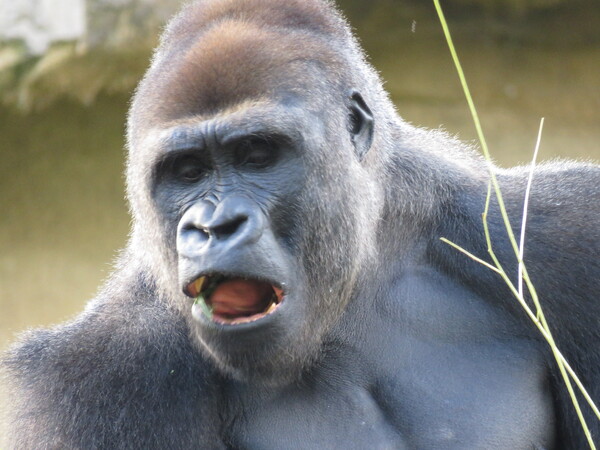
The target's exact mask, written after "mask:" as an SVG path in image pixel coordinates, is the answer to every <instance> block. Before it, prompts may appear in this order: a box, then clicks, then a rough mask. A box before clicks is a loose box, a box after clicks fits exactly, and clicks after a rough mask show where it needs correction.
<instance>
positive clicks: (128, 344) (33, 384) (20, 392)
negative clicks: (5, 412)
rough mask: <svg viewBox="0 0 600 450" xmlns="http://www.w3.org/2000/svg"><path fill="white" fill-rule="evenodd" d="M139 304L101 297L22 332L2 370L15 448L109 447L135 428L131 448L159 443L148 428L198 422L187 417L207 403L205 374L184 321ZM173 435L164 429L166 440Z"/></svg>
mask: <svg viewBox="0 0 600 450" xmlns="http://www.w3.org/2000/svg"><path fill="white" fill-rule="evenodd" d="M143 300H145V301H142V299H132V300H131V301H129V302H126V301H123V300H119V301H114V299H108V300H105V299H103V298H101V297H100V298H98V299H96V300H93V301H92V302H91V303H90V305H89V306H88V308H87V309H86V311H85V312H84V313H82V314H81V315H80V316H78V317H77V318H75V319H74V320H72V321H71V322H68V323H66V324H64V325H60V326H57V327H53V328H49V329H38V330H32V331H28V332H26V333H25V334H23V335H22V336H21V337H20V339H19V340H18V341H17V342H16V344H15V345H13V346H12V348H10V349H9V350H8V352H7V353H6V354H5V355H4V357H3V360H2V366H3V371H4V372H5V375H6V376H7V381H8V387H9V391H10V397H11V403H12V404H11V406H10V407H9V408H10V409H12V410H13V411H18V416H13V417H11V420H12V422H13V423H12V425H13V430H14V431H13V432H14V433H15V436H14V437H13V439H14V440H15V442H17V443H20V444H22V446H23V447H27V446H38V445H41V446H49V447H52V448H54V447H53V446H58V447H63V448H70V447H76V448H79V447H80V446H83V447H85V446H86V445H88V444H89V443H90V442H92V441H94V440H96V439H100V441H98V443H101V444H102V445H106V446H109V447H110V446H111V445H112V444H113V442H112V440H114V439H119V438H125V437H127V436H128V435H130V433H131V432H133V430H135V433H140V432H142V434H143V436H140V442H146V441H147V442H149V443H152V445H158V444H159V443H158V442H154V441H153V440H152V439H154V438H153V437H152V436H156V434H155V431H156V430H157V429H160V428H163V427H165V426H168V424H169V423H176V421H177V420H179V423H185V422H186V421H187V422H188V425H190V426H191V425H192V424H194V425H197V421H199V420H202V417H201V416H202V414H197V413H196V411H197V408H198V406H199V405H201V404H202V403H203V402H206V403H205V404H204V406H205V407H206V406H207V405H206V404H207V403H210V402H211V401H212V400H211V398H212V397H213V396H212V395H210V394H209V392H208V391H209V390H210V382H209V379H210V369H209V368H208V366H207V364H206V361H205V360H204V358H203V357H202V356H201V355H200V354H199V352H197V351H196V350H195V349H194V348H192V345H191V343H190V341H189V338H188V334H187V328H186V326H185V323H184V322H183V320H182V319H181V318H180V317H178V316H177V314H176V313H175V312H174V311H171V310H170V308H169V307H168V306H166V305H164V304H162V303H161V302H159V301H156V300H155V299H151V298H146V299H143ZM207 410H210V408H207ZM170 419H172V420H173V422H171V420H170ZM140 427H141V428H140ZM23 430H27V432H25V433H23ZM19 433H22V434H23V436H27V438H26V439H28V440H27V441H25V442H21V441H20V439H25V438H24V437H20V436H19V435H18V434H19ZM176 434H177V433H176V432H175V430H170V432H165V433H164V435H165V436H169V438H172V439H175V441H176V439H179V438H177V437H176ZM42 435H45V436H48V437H47V438H43V437H41V436H42ZM159 435H160V433H159ZM33 436H37V437H35V439H34V437H33ZM50 436H51V437H50ZM163 437H164V436H163ZM180 438H181V436H180ZM31 439H34V440H33V441H31ZM45 439H52V441H45ZM90 439H91V440H90ZM128 441H129V440H128ZM116 442H117V441H115V443H116ZM115 445H116V444H115ZM116 446H117V447H119V446H120V444H119V445H116Z"/></svg>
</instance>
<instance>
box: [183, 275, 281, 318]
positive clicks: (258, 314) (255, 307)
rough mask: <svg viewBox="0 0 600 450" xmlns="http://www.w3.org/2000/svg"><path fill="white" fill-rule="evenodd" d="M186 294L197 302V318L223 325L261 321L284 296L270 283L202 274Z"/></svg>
mask: <svg viewBox="0 0 600 450" xmlns="http://www.w3.org/2000/svg"><path fill="white" fill-rule="evenodd" d="M184 293H185V294H186V295H188V296H189V297H192V298H194V299H195V302H194V306H193V307H192V315H194V317H198V316H204V318H206V319H210V320H211V321H212V322H216V323H219V324H223V325H238V324H242V323H249V322H255V321H258V320H260V319H262V318H264V317H266V316H267V315H269V314H271V313H273V312H274V311H275V310H276V309H277V308H278V307H279V306H280V305H281V303H282V302H283V299H284V297H285V294H284V291H283V289H282V287H281V285H280V284H279V283H277V282H273V281H271V280H265V279H261V278H257V277H252V276H247V275H236V274H222V273H211V274H202V275H200V276H197V277H195V278H194V279H193V281H191V282H189V283H187V284H186V286H185V287H184Z"/></svg>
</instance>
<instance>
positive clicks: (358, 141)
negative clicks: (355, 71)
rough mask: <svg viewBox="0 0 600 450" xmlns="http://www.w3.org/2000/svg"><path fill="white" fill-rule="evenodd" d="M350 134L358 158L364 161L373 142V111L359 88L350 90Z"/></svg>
mask: <svg viewBox="0 0 600 450" xmlns="http://www.w3.org/2000/svg"><path fill="white" fill-rule="evenodd" d="M348 108H349V109H350V114H349V119H350V124H349V128H350V136H351V138H352V143H353V144H354V148H355V150H356V155H357V156H358V159H359V160H360V161H362V159H363V158H364V156H365V155H366V154H367V152H368V151H369V149H370V148H371V143H372V142H373V122H374V121H373V113H372V112H371V110H370V109H369V107H368V106H367V104H366V103H365V100H364V99H363V98H362V95H360V92H358V91H357V90H354V89H353V90H352V91H350V105H349V107H348Z"/></svg>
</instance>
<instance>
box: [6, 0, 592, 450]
mask: <svg viewBox="0 0 600 450" xmlns="http://www.w3.org/2000/svg"><path fill="white" fill-rule="evenodd" d="M407 70H408V68H407ZM128 151H129V153H128V164H127V194H128V200H129V204H130V209H131V212H132V216H133V227H132V231H131V235H130V239H129V242H128V245H127V247H126V249H125V250H123V252H122V254H121V256H120V259H119V261H118V263H117V264H116V267H115V270H114V272H113V274H112V275H111V276H110V278H109V279H108V281H107V282H106V283H105V284H104V286H103V287H102V288H101V290H100V291H99V294H98V295H97V296H96V297H95V298H94V299H93V300H91V301H90V302H89V304H88V305H87V307H86V309H85V311H84V312H83V313H82V314H81V315H79V316H78V317H77V318H75V319H74V320H72V321H70V322H68V323H66V324H63V325H60V326H57V327H54V328H50V329H45V330H34V331H30V332H28V333H27V334H25V335H24V336H22V337H21V338H20V340H19V341H18V342H17V343H16V344H15V345H14V346H13V347H12V348H11V349H10V350H9V351H8V352H7V354H6V355H5V356H4V359H3V366H4V369H3V370H4V372H5V376H6V378H7V380H8V383H9V385H10V391H11V393H12V403H11V405H10V411H11V419H10V420H11V421H12V422H11V423H12V425H11V432H12V447H11V448H17V449H33V448H47V449H55V448H56V449H95V448H103V449H104V448H106V449H109V448H110V449H116V448H145V449H192V448H198V449H226V448H230V449H241V448H248V449H300V448H306V449H332V448H344V449H390V448H395V449H511V450H514V449H552V448H560V449H582V448H585V447H586V446H587V444H586V439H585V437H584V433H583V432H582V430H581V426H580V424H579V421H578V419H577V416H576V414H575V412H574V409H573V406H572V404H571V402H570V399H569V397H568V395H567V394H566V389H565V388H564V383H563V381H562V379H561V378H560V376H559V372H558V370H557V368H556V363H555V361H554V360H553V358H552V355H551V352H550V350H549V348H548V345H547V344H546V343H545V341H544V340H543V339H542V338H541V336H540V334H539V332H538V331H537V329H535V327H534V326H533V325H532V324H531V322H530V321H529V319H527V318H526V316H525V314H524V312H523V311H522V309H521V308H520V306H519V305H518V304H517V302H516V300H515V299H514V298H513V296H512V294H511V292H510V291H509V289H508V288H507V287H506V285H505V283H504V282H503V280H502V279H501V278H500V277H499V276H498V275H497V274H496V273H494V272H492V271H490V270H489V269H487V268H485V267H484V266H482V265H480V264H479V263H477V262H475V261H473V260H471V259H469V258H467V257H465V256H464V255H463V254H461V253H459V252H457V251H456V250H455V249H453V248H451V247H450V246H448V245H447V244H445V243H444V242H442V241H441V240H440V238H441V237H445V238H448V239H450V240H451V241H453V242H455V243H457V244H458V245H460V246H462V247H464V248H466V249H468V250H469V251H471V252H473V253H474V254H476V255H478V256H479V257H482V258H484V259H486V258H488V257H486V255H487V246H486V240H485V235H484V232H483V224H482V219H481V213H482V212H483V210H484V205H485V200H486V192H487V185H488V180H489V172H488V168H487V165H486V164H487V163H486V162H485V161H484V160H483V159H482V158H481V157H479V156H477V155H476V154H475V153H474V151H473V150H472V149H471V148H470V147H469V146H467V145H465V144H462V143H460V142H459V141H457V140H456V139H454V138H452V137H449V136H448V135H447V134H445V133H444V132H441V131H428V130H423V129H419V128H417V127H414V126H412V125H410V124H408V123H407V122H405V121H403V120H402V119H401V118H400V117H399V116H398V115H397V113H396V111H395V108H394V106H393V105H392V103H391V101H390V99H389V97H388V95H387V94H386V92H385V91H384V90H383V87H382V83H381V81H380V79H379V78H378V76H377V74H376V72H375V71H374V70H373V69H372V67H371V66H370V65H369V64H368V63H367V62H366V59H365V56H364V54H363V53H362V50H361V49H360V47H359V45H358V44H357V42H356V40H355V38H354V37H353V36H352V34H351V31H350V29H349V27H348V25H347V24H346V22H345V21H344V19H343V18H342V17H341V15H340V14H339V13H338V12H337V11H336V9H335V7H334V6H333V4H332V3H331V2H330V1H328V0H200V1H195V2H192V3H190V4H188V5H187V6H186V7H184V9H183V11H182V12H181V13H180V14H179V15H177V16H176V17H175V18H174V19H173V20H172V21H171V22H170V24H169V25H168V26H167V28H166V30H165V32H164V35H163V36H162V39H161V42H160V46H159V48H158V50H157V51H156V54H155V56H154V58H153V60H152V63H151V66H150V68H149V70H148V72H147V73H146V75H145V77H144V79H143V80H142V82H141V83H140V85H139V87H138V89H137V91H136V93H135V96H134V99H133V102H132V105H131V110H130V114H129V120H128ZM494 170H496V173H497V176H498V178H499V180H500V183H501V186H502V189H503V194H504V196H505V201H506V203H507V206H508V210H509V213H510V215H511V217H512V219H513V221H514V222H515V223H519V222H520V217H521V214H522V213H521V211H522V203H523V197H524V191H525V186H526V180H527V175H528V170H527V169H526V168H515V169H510V170H501V169H494ZM599 181H600V167H598V166H595V165H592V164H584V163H573V162H559V163H550V164H546V165H542V166H541V167H539V168H538V169H537V173H536V176H535V181H534V188H533V191H532V197H531V203H530V208H529V216H530V218H529V226H528V237H527V248H526V262H527V264H528V270H529V273H530V274H531V277H532V279H533V282H534V284H535V285H536V286H537V289H538V293H539V294H540V298H541V300H542V302H543V306H544V308H545V313H546V316H547V318H548V321H549V323H550V327H551V329H552V330H553V331H554V335H555V338H556V341H557V343H558V346H559V347H560V348H561V350H562V351H563V352H564V354H565V355H566V357H567V359H568V360H569V362H570V364H571V365H572V367H573V368H574V369H575V371H576V372H577V373H578V374H579V376H580V378H581V379H582V381H583V383H584V384H585V385H586V386H587V388H588V390H589V392H590V395H591V396H592V398H594V399H595V401H596V402H598V401H600V327H599V326H598V317H600V316H599V314H600V301H599V294H600V260H599V259H598V255H599V254H600V226H599V218H600V183H599ZM488 222H489V227H490V234H491V236H492V239H493V246H494V250H495V252H496V254H497V256H498V257H499V259H500V260H501V262H502V263H503V264H504V267H505V268H506V269H507V271H509V273H511V274H514V276H515V277H516V273H517V262H516V258H515V257H514V254H513V251H512V249H511V246H510V243H509V240H508V238H507V237H506V230H505V229H504V226H503V222H502V219H501V217H500V213H499V210H498V206H497V204H496V203H493V204H492V206H491V210H490V213H489V217H488ZM515 231H516V232H518V229H517V228H515ZM488 259H489V258H488ZM582 407H583V410H584V415H585V416H586V417H587V419H588V424H589V425H590V427H591V430H592V433H593V435H594V436H600V426H599V422H598V421H597V420H596V419H595V417H594V416H593V414H592V412H591V411H590V408H589V407H588V406H587V405H586V404H584V405H583V406H582Z"/></svg>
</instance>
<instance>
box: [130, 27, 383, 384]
mask: <svg viewBox="0 0 600 450" xmlns="http://www.w3.org/2000/svg"><path fill="white" fill-rule="evenodd" d="M213 32H214V31H213ZM228 35H231V33H229V34H228ZM231 39H232V40H231V41H227V40H226V39H225V40H223V39H221V40H220V41H219V44H218V47H219V49H220V50H221V57H215V56H214V54H213V52H214V49H212V51H211V46H210V36H208V37H206V36H205V37H204V38H203V39H202V40H201V41H199V42H198V43H197V44H196V45H193V46H192V47H191V48H189V49H187V50H186V52H185V54H184V56H183V61H184V62H183V63H182V62H181V58H180V57H178V58H179V59H178V61H170V60H169V58H168V57H166V56H164V57H162V58H161V54H160V53H159V57H158V58H157V61H158V62H156V63H155V64H154V65H153V67H152V68H151V69H150V71H149V74H148V75H147V77H146V79H145V81H144V82H143V83H142V85H141V87H140V89H139V90H138V93H137V96H136V103H135V104H134V108H133V110H132V115H131V124H130V125H131V128H132V129H133V130H134V134H136V133H137V137H135V136H134V139H133V140H132V153H131V155H130V169H129V183H130V192H131V189H132V188H131V186H132V185H134V184H135V183H134V182H132V179H135V178H136V177H145V181H143V182H141V183H139V184H142V185H145V186H147V190H149V194H148V195H147V201H148V202H149V203H150V205H149V206H150V209H151V213H150V214H148V216H149V217H150V216H152V217H155V218H156V221H157V224H158V225H157V226H152V225H151V224H148V225H147V227H146V229H144V226H140V224H139V223H137V224H136V231H137V232H138V233H146V234H148V235H149V236H150V235H151V234H152V233H151V232H150V229H154V237H158V239H160V241H161V248H162V250H161V251H162V253H163V259H164V264H165V265H166V270H167V271H168V272H169V273H170V274H171V275H172V276H171V277H168V278H167V279H171V280H172V283H177V284H178V286H177V290H176V291H177V292H182V293H183V295H180V298H179V299H178V300H177V301H179V302H184V304H185V307H183V308H182V310H183V311H184V312H185V314H186V317H187V320H188V322H189V324H190V327H191V329H192V330H193V333H194V334H195V335H196V336H197V338H198V343H199V344H200V347H201V348H202V349H203V350H204V351H206V353H207V354H209V355H210V356H211V357H212V358H213V359H214V360H215V361H216V362H217V364H218V365H219V367H221V369H223V370H225V371H226V372H228V373H230V374H232V375H234V376H236V377H238V378H243V379H249V378H254V379H258V380H262V381H266V382H270V383H273V382H275V383H276V382H283V381H285V380H288V379H289V378H290V377H296V376H298V374H299V373H300V371H301V369H302V368H303V367H306V366H307V365H308V364H309V363H310V361H311V360H313V359H314V358H315V357H317V356H318V353H319V348H320V344H321V342H322V339H323V336H324V334H325V333H326V331H327V330H328V329H329V328H330V327H331V325H332V324H333V323H334V322H335V320H336V319H337V318H338V317H339V316H340V315H341V313H342V312H343V310H344V308H345V306H346V304H347V302H348V300H349V298H350V296H351V293H352V290H353V288H354V284H355V279H356V276H357V274H358V272H359V270H361V266H362V265H363V262H364V259H365V255H366V254H367V253H368V251H369V249H370V248H371V247H372V236H371V234H372V233H371V230H372V229H373V225H372V221H373V220H374V217H375V215H374V214H373V211H372V205H373V204H374V203H376V202H374V198H373V195H370V194H372V192H371V193H370V192H369V186H370V184H369V182H368V181H367V178H366V173H365V171H364V170H363V168H362V167H361V164H360V157H359V152H357V147H361V146H362V147H365V146H366V148H368V146H370V140H371V135H372V118H371V117H370V111H369V110H368V107H367V106H366V104H365V103H364V101H363V100H362V97H360V94H358V93H356V92H353V91H351V90H350V89H349V88H347V89H341V90H340V91H339V92H338V91H335V90H334V91H332V90H331V87H328V89H329V90H323V89H324V86H327V84H326V83H323V82H322V79H321V77H322V70H321V69H320V68H319V65H314V64H313V63H311V62H308V63H307V62H305V60H301V61H302V62H297V61H298V59H297V55H288V54H285V55H282V54H280V53H274V54H273V53H272V52H271V51H270V50H268V47H262V48H263V50H256V53H255V54H254V55H253V56H252V58H250V59H249V58H248V51H249V50H248V49H249V48H250V49H252V48H254V46H253V45H252V42H253V41H252V40H248V39H246V40H245V41H240V39H239V38H238V37H236V38H231ZM206 40H208V41H209V42H208V43H207V42H206ZM263 44H264V45H266V43H263ZM228 46H229V52H227V51H223V49H227V48H228ZM236 48H237V50H238V51H239V52H240V53H239V54H238V53H236V52H234V51H233V50H234V49H236ZM256 48H257V49H258V48H259V46H258V45H257V46H256ZM264 48H267V50H264ZM163 53H166V54H167V55H169V54H170V52H167V51H164V50H163ZM267 60H268V62H269V64H268V66H269V69H270V70H269V73H268V76H267V75H265V76H264V77H261V76H260V74H261V73H262V74H264V70H263V69H264V64H266V61H267ZM203 62H204V63H205V64H208V63H210V64H212V66H211V67H209V68H208V69H207V67H206V66H202V67H200V66H201V65H202V63H203ZM257 64H258V65H257ZM240 65H242V68H243V73H240V74H239V77H238V78H236V77H234V76H233V75H232V73H231V71H234V72H235V71H236V70H238V71H239V70H240ZM227 68H229V69H231V70H228V69H227ZM209 69H210V70H209ZM223 71H224V72H223ZM220 72H223V76H221V77H220V76H218V74H219V73H220ZM248 73H254V75H253V76H251V77H249V76H248ZM215 74H217V75H215ZM215 92H218V93H219V95H218V96H217V97H215ZM144 119H146V120H144ZM136 142H138V143H140V144H137V145H138V146H140V147H143V148H139V149H137V148H136ZM141 143H143V146H142V145H141ZM136 161H138V162H136ZM138 164H139V165H142V166H145V169H139V170H137V172H136V170H135V169H136V165H138ZM136 173H137V175H136ZM134 200H135V199H134ZM132 203H133V205H134V208H135V206H136V203H135V201H133V202H132ZM139 203H140V204H141V203H143V200H140V201H139ZM140 216H141V214H140V213H137V214H136V217H137V218H138V221H140ZM157 227H158V229H159V230H160V231H156V228H157ZM158 235H160V236H158ZM151 239H152V238H149V239H146V241H147V242H149V241H150V240H151ZM149 245H152V244H149Z"/></svg>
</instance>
